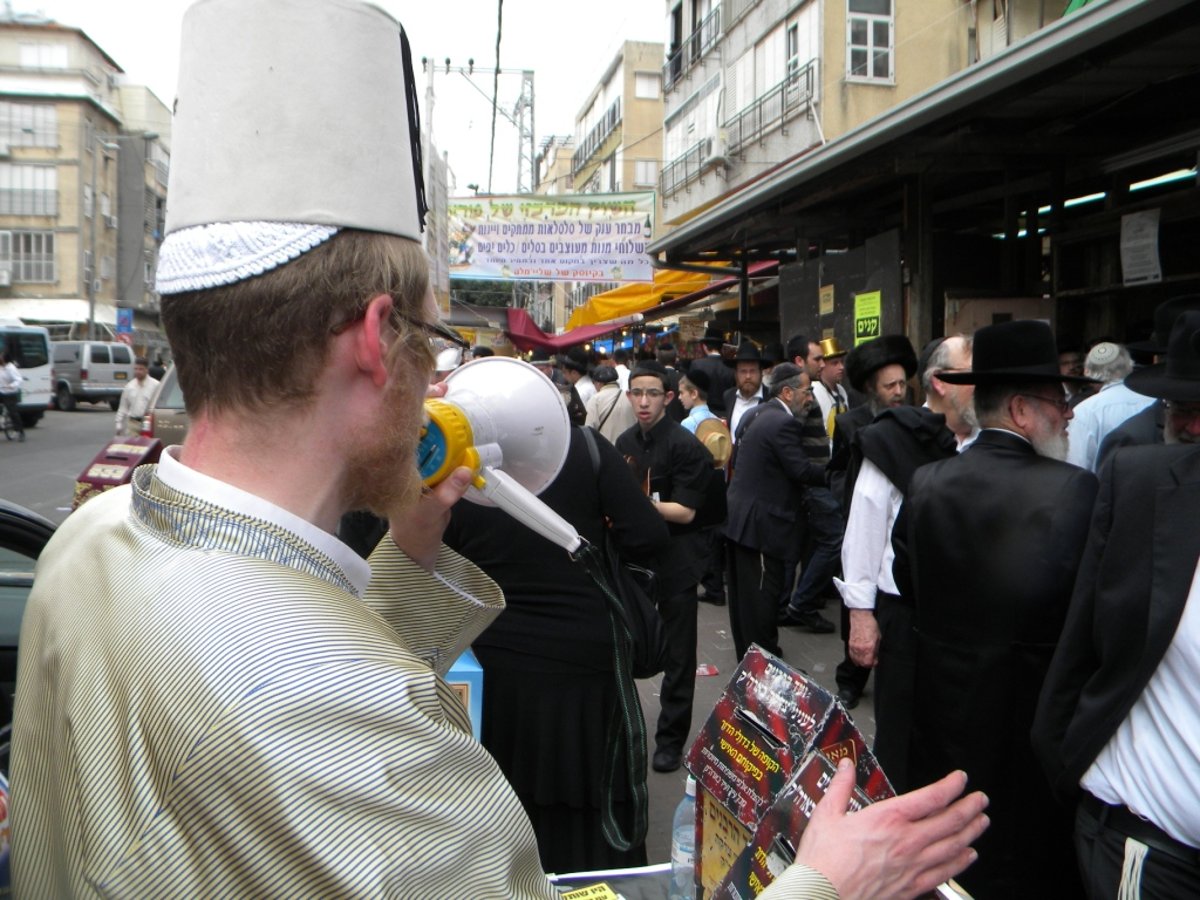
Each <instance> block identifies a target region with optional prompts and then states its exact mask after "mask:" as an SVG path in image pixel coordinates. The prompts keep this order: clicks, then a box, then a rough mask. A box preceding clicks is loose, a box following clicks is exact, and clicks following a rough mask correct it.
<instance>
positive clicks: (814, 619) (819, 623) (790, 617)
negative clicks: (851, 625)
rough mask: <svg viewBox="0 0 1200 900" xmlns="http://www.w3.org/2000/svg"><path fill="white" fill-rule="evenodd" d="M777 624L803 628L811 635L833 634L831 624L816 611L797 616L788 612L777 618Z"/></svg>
mask: <svg viewBox="0 0 1200 900" xmlns="http://www.w3.org/2000/svg"><path fill="white" fill-rule="evenodd" d="M779 624H780V625H788V626H791V627H794V628H803V629H804V630H805V631H811V632H812V633H813V634H833V632H834V630H835V629H834V626H833V623H832V622H830V621H829V620H828V619H827V618H825V617H824V616H823V615H821V614H820V613H819V612H817V611H816V610H812V611H810V612H804V613H799V614H797V613H794V612H792V611H791V610H788V611H787V612H785V613H784V614H783V615H782V616H780V617H779Z"/></svg>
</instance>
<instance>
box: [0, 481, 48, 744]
mask: <svg viewBox="0 0 1200 900" xmlns="http://www.w3.org/2000/svg"><path fill="white" fill-rule="evenodd" d="M55 527H56V526H55V524H54V523H53V522H51V521H50V520H49V519H46V518H43V517H42V516H39V515H38V514H37V513H35V512H33V511H32V510H28V509H25V508H24V507H23V506H17V505H16V504H15V503H9V502H8V501H6V500H0V724H6V723H8V722H10V721H12V698H13V692H14V691H15V690H16V683H17V644H18V642H19V639H20V636H21V619H22V617H23V616H24V615H25V603H26V602H27V601H28V600H29V592H30V590H31V589H32V588H33V566H34V563H35V562H36V561H37V558H38V556H39V555H40V554H41V552H42V548H43V547H45V546H46V542H47V541H49V540H50V536H51V535H52V534H54V529H55Z"/></svg>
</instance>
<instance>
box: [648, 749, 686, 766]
mask: <svg viewBox="0 0 1200 900" xmlns="http://www.w3.org/2000/svg"><path fill="white" fill-rule="evenodd" d="M682 764H683V754H682V753H681V752H680V751H679V750H676V749H675V748H674V747H659V748H658V749H657V750H655V751H654V759H653V760H651V762H650V765H651V766H653V767H654V771H655V772H674V771H676V770H677V769H678V768H679V767H680V765H682Z"/></svg>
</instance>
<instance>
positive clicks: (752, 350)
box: [733, 340, 763, 366]
mask: <svg viewBox="0 0 1200 900" xmlns="http://www.w3.org/2000/svg"><path fill="white" fill-rule="evenodd" d="M733 361H734V362H735V363H740V362H756V363H758V364H759V366H761V365H763V358H762V354H761V353H759V352H758V347H756V346H755V345H754V341H749V340H745V341H742V342H741V343H740V344H738V348H737V353H735V354H734V355H733Z"/></svg>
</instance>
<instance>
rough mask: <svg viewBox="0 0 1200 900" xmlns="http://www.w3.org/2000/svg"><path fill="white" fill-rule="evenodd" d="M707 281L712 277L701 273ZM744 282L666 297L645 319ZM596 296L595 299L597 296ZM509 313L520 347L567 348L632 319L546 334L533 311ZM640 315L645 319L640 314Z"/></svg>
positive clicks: (766, 269) (769, 267)
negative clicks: (532, 315) (534, 319)
mask: <svg viewBox="0 0 1200 900" xmlns="http://www.w3.org/2000/svg"><path fill="white" fill-rule="evenodd" d="M778 266H779V263H778V262H777V261H776V260H765V261H762V262H755V263H751V264H750V277H751V278H756V277H757V278H761V277H763V276H765V275H769V274H771V273H773V272H774V271H775V269H776V268H777V267H778ZM701 277H702V278H703V279H705V280H708V279H709V278H710V277H711V276H709V275H701ZM740 281H741V276H738V275H734V276H731V277H729V278H721V279H718V280H715V281H709V282H708V283H707V284H705V285H704V286H703V287H701V288H700V289H698V290H694V291H692V292H691V293H689V294H683V295H682V296H679V297H675V298H673V299H670V300H664V301H663V302H662V303H659V304H658V305H657V306H654V307H652V308H649V309H646V310H645V318H647V319H656V318H659V317H660V316H665V315H667V314H668V313H670V312H673V311H674V310H678V309H682V308H684V307H686V306H688V305H689V304H691V303H694V302H695V301H697V300H702V299H704V298H705V297H708V296H710V295H712V294H716V293H718V292H720V291H727V290H735V289H736V288H737V287H738V283H739V282H740ZM593 299H594V298H593ZM507 313H508V328H507V329H506V331H505V334H507V335H508V338H509V340H511V341H512V342H513V346H515V347H516V348H517V349H518V350H535V349H539V348H540V349H542V350H563V349H565V348H567V347H574V346H575V345H576V344H584V343H587V342H588V341H594V340H596V338H599V337H603V336H604V335H606V334H612V332H614V331H619V330H621V329H622V328H628V327H629V326H630V324H633V323H631V322H630V320H629V318H628V316H624V317H621V318H618V319H616V320H615V321H606V322H605V323H604V324H601V325H584V326H581V327H579V328H570V329H568V330H566V331H564V332H563V333H562V334H553V335H552V334H546V332H544V331H542V329H540V328H538V327H537V325H536V324H534V321H533V319H532V318H530V316H529V313H528V312H527V311H525V310H523V309H510V310H507ZM639 318H641V317H640V316H639Z"/></svg>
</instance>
